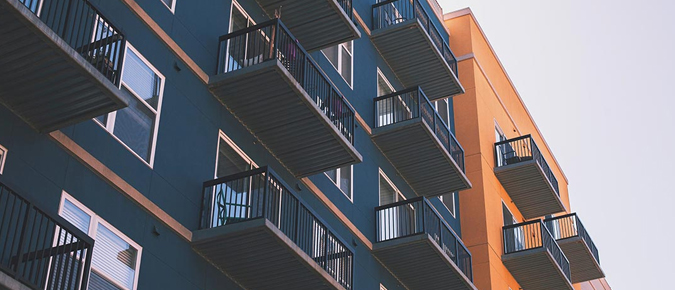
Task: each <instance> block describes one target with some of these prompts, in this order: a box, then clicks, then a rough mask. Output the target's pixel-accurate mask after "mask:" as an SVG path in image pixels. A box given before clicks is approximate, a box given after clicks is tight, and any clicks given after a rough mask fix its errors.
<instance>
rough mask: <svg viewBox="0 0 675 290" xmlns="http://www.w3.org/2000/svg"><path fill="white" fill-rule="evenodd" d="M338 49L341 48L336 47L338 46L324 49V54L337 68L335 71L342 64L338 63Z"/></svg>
mask: <svg viewBox="0 0 675 290" xmlns="http://www.w3.org/2000/svg"><path fill="white" fill-rule="evenodd" d="M338 47H339V46H337V45H336V46H331V47H328V48H324V49H323V53H324V54H325V55H326V57H327V58H328V60H329V61H330V63H331V64H332V65H333V67H335V69H338V65H339V64H340V63H339V62H338V60H339V58H338V54H339V53H340V51H339V50H338Z"/></svg>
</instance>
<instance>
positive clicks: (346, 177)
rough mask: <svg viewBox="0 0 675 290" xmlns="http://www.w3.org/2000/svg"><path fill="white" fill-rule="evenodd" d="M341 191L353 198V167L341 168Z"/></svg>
mask: <svg viewBox="0 0 675 290" xmlns="http://www.w3.org/2000/svg"><path fill="white" fill-rule="evenodd" d="M340 189H342V192H344V193H345V194H347V196H349V197H351V195H352V192H351V189H352V167H351V166H347V167H342V168H340Z"/></svg>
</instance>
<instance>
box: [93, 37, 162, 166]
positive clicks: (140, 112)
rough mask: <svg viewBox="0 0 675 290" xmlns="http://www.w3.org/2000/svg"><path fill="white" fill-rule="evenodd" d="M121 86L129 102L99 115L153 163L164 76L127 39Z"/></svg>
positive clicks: (140, 156)
mask: <svg viewBox="0 0 675 290" xmlns="http://www.w3.org/2000/svg"><path fill="white" fill-rule="evenodd" d="M125 55H126V56H125V61H124V68H123V70H122V83H121V90H122V91H124V92H126V93H128V94H129V95H130V96H133V98H132V99H131V101H130V103H129V106H128V107H126V108H124V109H121V110H117V111H115V112H112V113H109V114H107V115H103V116H100V117H98V118H96V119H95V120H97V121H98V122H99V123H100V124H101V125H102V126H103V127H104V128H105V129H106V130H108V132H111V133H112V135H113V136H115V137H116V138H117V139H118V140H119V141H120V142H122V144H124V145H125V146H126V147H127V148H129V150H131V151H132V152H133V153H134V154H135V155H136V156H138V157H139V158H140V159H141V160H143V161H145V163H147V164H148V165H150V166H151V167H152V164H153V163H154V157H155V156H154V155H155V141H156V140H157V129H158V126H159V115H160V114H159V112H160V108H161V106H162V94H163V91H164V76H162V75H161V74H160V73H159V72H158V71H157V70H156V69H155V68H154V67H152V66H151V65H150V64H149V63H148V61H147V60H145V58H143V57H142V56H141V55H140V53H138V51H137V50H136V49H134V48H133V47H132V46H131V44H128V43H127V51H126V54H125Z"/></svg>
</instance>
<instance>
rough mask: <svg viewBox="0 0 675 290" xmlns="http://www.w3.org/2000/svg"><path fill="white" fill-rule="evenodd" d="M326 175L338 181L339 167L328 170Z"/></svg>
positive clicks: (335, 181)
mask: <svg viewBox="0 0 675 290" xmlns="http://www.w3.org/2000/svg"><path fill="white" fill-rule="evenodd" d="M326 175H328V177H329V178H330V179H331V180H332V181H333V182H334V183H337V169H333V170H329V171H326Z"/></svg>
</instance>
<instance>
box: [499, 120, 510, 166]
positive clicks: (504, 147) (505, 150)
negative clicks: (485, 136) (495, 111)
mask: <svg viewBox="0 0 675 290" xmlns="http://www.w3.org/2000/svg"><path fill="white" fill-rule="evenodd" d="M501 141H506V136H505V135H504V131H502V129H501V128H499V125H498V124H497V122H495V143H498V142H501ZM495 154H497V158H496V160H497V164H496V165H497V167H499V166H504V165H506V162H505V158H509V157H513V154H515V152H514V151H513V148H511V145H510V144H508V143H507V144H501V145H497V146H496V151H495Z"/></svg>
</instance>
